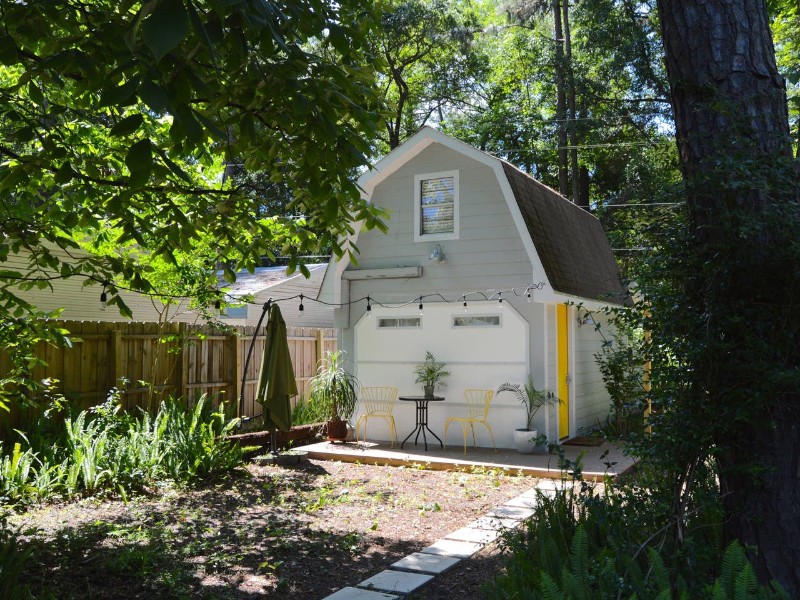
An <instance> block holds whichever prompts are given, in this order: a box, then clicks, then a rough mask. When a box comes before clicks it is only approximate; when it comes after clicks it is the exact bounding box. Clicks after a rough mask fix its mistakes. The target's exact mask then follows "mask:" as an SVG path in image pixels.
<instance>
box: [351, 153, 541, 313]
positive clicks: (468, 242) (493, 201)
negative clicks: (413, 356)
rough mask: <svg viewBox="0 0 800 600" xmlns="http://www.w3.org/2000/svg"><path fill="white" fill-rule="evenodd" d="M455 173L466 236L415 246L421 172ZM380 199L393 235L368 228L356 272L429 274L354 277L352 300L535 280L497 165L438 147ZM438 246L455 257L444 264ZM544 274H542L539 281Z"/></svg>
mask: <svg viewBox="0 0 800 600" xmlns="http://www.w3.org/2000/svg"><path fill="white" fill-rule="evenodd" d="M449 170H458V171H459V188H460V198H459V202H460V228H459V239H457V240H445V241H441V242H435V241H424V242H418V243H415V242H414V176H415V175H417V174H424V173H435V172H439V171H449ZM372 202H373V203H374V204H375V205H376V206H379V207H381V208H385V209H387V210H388V211H389V213H390V218H389V220H388V222H387V224H388V226H389V233H388V234H383V233H380V232H377V231H364V232H362V233H361V234H360V236H359V238H358V242H357V245H358V247H359V249H360V254H359V256H358V265H350V267H349V269H354V268H355V269H380V268H391V267H404V266H422V267H423V275H422V277H421V278H419V279H410V280H407V281H399V280H379V281H376V280H372V281H369V282H363V281H357V282H353V283H352V284H351V289H350V297H351V298H358V297H360V296H361V295H366V293H370V294H371V295H373V296H374V297H376V298H377V299H378V300H379V301H395V302H398V301H406V300H409V299H411V298H412V297H413V296H414V295H418V294H425V293H431V292H434V291H435V292H440V293H442V294H444V295H445V296H447V297H448V298H451V297H453V296H456V297H457V296H460V295H461V294H463V293H465V292H469V291H472V290H487V289H490V288H494V287H497V288H500V287H512V286H515V287H524V286H526V285H528V284H529V283H531V281H532V276H533V274H532V266H531V263H530V260H529V258H528V255H527V253H526V251H525V249H524V247H523V244H522V241H521V240H520V238H519V234H518V231H517V228H516V226H515V224H514V222H513V220H512V217H511V213H510V211H509V210H508V206H507V204H506V201H505V198H504V197H503V195H502V193H501V191H500V186H499V184H498V182H497V179H496V177H495V174H494V171H493V170H492V169H490V168H489V167H487V166H484V165H483V164H481V163H478V162H477V161H474V160H472V159H470V158H467V157H465V156H463V155H461V154H459V153H457V152H454V151H452V150H450V149H448V148H445V147H444V146H442V145H440V144H432V145H431V146H429V147H428V148H426V149H425V150H423V151H422V152H421V153H420V154H419V155H418V156H416V157H415V158H413V159H412V160H410V161H409V162H408V163H406V164H405V165H404V166H403V167H401V168H400V169H399V170H398V171H397V172H395V173H394V174H392V175H391V176H390V177H388V178H387V179H386V180H384V181H383V182H382V183H380V184H379V185H378V186H377V187H376V189H375V191H374V194H373V196H372ZM437 243H439V244H441V246H442V249H443V251H444V253H445V255H446V257H447V262H446V263H445V264H442V265H438V264H435V263H433V262H431V261H430V260H429V258H428V257H429V256H430V253H431V251H432V250H433V248H434V246H435V245H436V244H437ZM543 277H544V276H543V274H539V275H538V278H537V279H536V280H537V281H538V280H540V279H543ZM476 299H477V297H476ZM353 311H355V314H353ZM360 312H363V307H360V306H354V307H351V320H352V321H354V320H355V319H357V317H358V315H359V314H360Z"/></svg>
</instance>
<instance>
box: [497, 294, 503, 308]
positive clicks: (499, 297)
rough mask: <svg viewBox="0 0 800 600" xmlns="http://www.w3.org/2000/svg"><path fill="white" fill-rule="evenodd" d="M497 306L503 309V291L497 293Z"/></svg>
mask: <svg viewBox="0 0 800 600" xmlns="http://www.w3.org/2000/svg"><path fill="white" fill-rule="evenodd" d="M497 307H498V310H503V292H498V293H497Z"/></svg>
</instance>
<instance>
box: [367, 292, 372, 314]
mask: <svg viewBox="0 0 800 600" xmlns="http://www.w3.org/2000/svg"><path fill="white" fill-rule="evenodd" d="M370 301H371V298H370V297H369V296H367V317H371V316H372V304H370Z"/></svg>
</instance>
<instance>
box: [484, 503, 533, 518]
mask: <svg viewBox="0 0 800 600" xmlns="http://www.w3.org/2000/svg"><path fill="white" fill-rule="evenodd" d="M532 514H533V509H532V508H525V507H522V506H498V507H497V508H495V509H494V510H493V511H492V512H490V513H489V516H490V517H505V518H508V519H519V520H522V519H527V518H528V517H530V516H531V515H532Z"/></svg>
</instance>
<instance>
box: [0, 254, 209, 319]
mask: <svg viewBox="0 0 800 600" xmlns="http://www.w3.org/2000/svg"><path fill="white" fill-rule="evenodd" d="M59 254H60V255H61V256H62V257H65V258H66V255H65V254H63V253H59ZM72 254H80V253H79V252H75V251H72ZM27 261H28V257H27V255H24V254H10V255H9V256H8V260H7V261H6V262H4V263H0V266H1V267H2V268H3V269H9V270H17V271H20V272H22V273H23V274H24V273H25V271H26V270H27V264H28V262H27ZM85 282H86V279H85V278H84V277H71V278H69V279H54V280H52V281H51V282H50V284H51V286H52V289H51V288H45V289H36V288H33V289H31V290H25V291H22V290H18V289H11V290H10V291H11V292H12V293H14V294H16V295H17V296H19V297H21V298H23V299H24V300H26V301H28V302H30V303H32V304H34V305H35V306H36V307H37V308H39V309H40V310H43V311H48V312H49V311H53V310H56V309H59V308H63V309H64V310H63V312H62V313H61V316H60V317H59V318H61V319H65V320H71V321H115V322H116V321H128V320H129V319H127V318H125V317H123V316H122V315H120V313H119V309H118V308H117V307H116V306H113V305H111V306H108V307H107V308H106V310H105V311H104V310H101V308H100V294H101V293H102V291H103V288H102V286H101V285H100V284H96V285H89V286H84V283H85ZM120 296H121V297H122V299H123V300H124V302H125V304H127V305H128V307H130V309H131V311H132V312H133V320H134V321H143V322H158V321H162V322H189V323H194V322H196V321H198V320H199V316H198V315H197V313H195V312H194V311H191V310H188V309H187V308H186V303H185V302H182V303H179V304H173V305H168V306H166V305H164V304H162V303H161V302H160V301H159V300H157V299H156V298H151V297H150V296H146V295H142V294H137V293H134V292H125V291H123V292H120ZM109 297H110V296H109Z"/></svg>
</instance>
